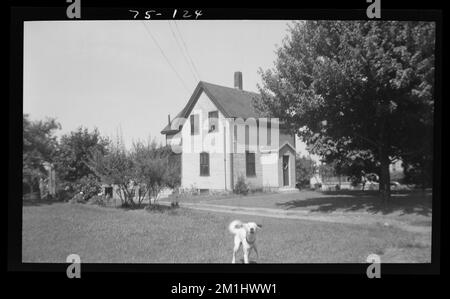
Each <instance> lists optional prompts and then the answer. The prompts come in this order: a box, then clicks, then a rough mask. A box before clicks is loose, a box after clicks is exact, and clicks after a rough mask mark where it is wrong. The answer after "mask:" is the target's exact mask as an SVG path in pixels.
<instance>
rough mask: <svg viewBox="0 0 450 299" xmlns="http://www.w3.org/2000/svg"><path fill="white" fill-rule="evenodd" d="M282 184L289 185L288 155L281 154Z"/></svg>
mask: <svg viewBox="0 0 450 299" xmlns="http://www.w3.org/2000/svg"><path fill="white" fill-rule="evenodd" d="M283 186H289V156H283Z"/></svg>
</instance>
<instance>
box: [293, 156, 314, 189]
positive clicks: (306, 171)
mask: <svg viewBox="0 0 450 299" xmlns="http://www.w3.org/2000/svg"><path fill="white" fill-rule="evenodd" d="M317 170H318V168H317V165H316V162H315V161H314V160H313V159H311V158H309V157H306V156H303V157H301V156H297V157H296V158H295V172H296V175H295V177H296V180H297V183H298V184H300V186H302V187H305V186H308V185H309V182H310V179H311V178H312V177H314V176H315V175H316V172H317Z"/></svg>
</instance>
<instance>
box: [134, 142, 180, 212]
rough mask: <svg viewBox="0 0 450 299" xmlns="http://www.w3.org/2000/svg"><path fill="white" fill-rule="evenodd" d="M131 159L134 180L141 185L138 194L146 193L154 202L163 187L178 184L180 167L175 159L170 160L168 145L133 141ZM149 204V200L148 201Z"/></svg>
mask: <svg viewBox="0 0 450 299" xmlns="http://www.w3.org/2000/svg"><path fill="white" fill-rule="evenodd" d="M131 155H132V159H133V162H134V173H135V181H136V182H137V183H138V184H139V186H141V188H140V189H141V190H143V192H142V193H141V194H140V196H139V204H140V203H141V201H142V199H141V195H142V198H143V196H144V195H145V194H146V193H148V194H149V198H154V199H155V202H156V200H157V198H158V195H159V194H160V192H161V190H162V189H163V188H164V187H172V188H175V187H177V186H178V185H179V181H178V178H179V176H180V170H181V169H180V168H178V166H179V165H178V164H177V162H176V160H175V162H174V161H173V160H171V159H170V158H171V156H172V151H171V149H170V147H167V146H166V147H162V146H159V145H158V144H157V143H156V142H155V141H152V142H148V143H147V144H144V143H143V142H135V143H134V144H133V151H132V154H131ZM149 204H151V201H149Z"/></svg>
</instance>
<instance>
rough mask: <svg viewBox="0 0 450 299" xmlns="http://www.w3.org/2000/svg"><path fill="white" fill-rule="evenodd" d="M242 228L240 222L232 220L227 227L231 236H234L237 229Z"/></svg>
mask: <svg viewBox="0 0 450 299" xmlns="http://www.w3.org/2000/svg"><path fill="white" fill-rule="evenodd" d="M241 227H242V221H240V220H233V221H231V223H230V225H229V226H228V229H229V230H230V232H231V233H232V234H236V233H237V231H238V229H239V228H241Z"/></svg>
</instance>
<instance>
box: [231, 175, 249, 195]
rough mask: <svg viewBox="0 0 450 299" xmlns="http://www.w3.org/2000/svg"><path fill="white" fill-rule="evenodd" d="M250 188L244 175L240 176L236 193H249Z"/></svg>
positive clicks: (235, 187) (235, 188)
mask: <svg viewBox="0 0 450 299" xmlns="http://www.w3.org/2000/svg"><path fill="white" fill-rule="evenodd" d="M249 190H250V188H249V185H248V184H247V182H246V181H245V178H244V177H243V176H239V177H238V179H237V182H236V185H235V186H234V193H236V194H241V195H247V194H248V191H249Z"/></svg>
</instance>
